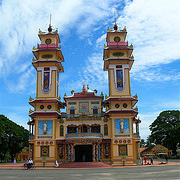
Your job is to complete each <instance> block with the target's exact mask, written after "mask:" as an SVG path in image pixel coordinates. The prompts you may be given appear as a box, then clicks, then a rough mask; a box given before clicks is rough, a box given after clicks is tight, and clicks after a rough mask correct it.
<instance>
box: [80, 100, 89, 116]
mask: <svg viewBox="0 0 180 180" xmlns="http://www.w3.org/2000/svg"><path fill="white" fill-rule="evenodd" d="M79 112H80V113H85V112H89V103H88V102H80V103H79Z"/></svg>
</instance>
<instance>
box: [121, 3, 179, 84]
mask: <svg viewBox="0 0 180 180" xmlns="http://www.w3.org/2000/svg"><path fill="white" fill-rule="evenodd" d="M179 8H180V2H179V1H178V0H174V1H173V3H172V1H171V0H166V1H164V0H158V1H157V0H151V1H144V0H134V1H133V2H132V3H130V4H129V5H127V6H126V7H125V8H124V11H123V14H122V15H121V17H119V18H118V22H119V25H121V26H127V30H128V36H127V39H128V41H129V42H130V43H133V44H134V53H133V54H134V56H135V63H134V66H133V69H132V71H133V73H134V74H135V73H137V72H139V71H141V73H142V74H144V75H146V78H144V79H146V80H148V81H149V80H153V81H154V80H156V79H155V78H154V77H153V78H152V76H154V73H153V74H152V72H151V69H150V67H153V66H154V65H156V66H157V65H161V64H168V63H171V62H173V61H176V60H177V59H180V51H179V49H180V31H179V29H180V24H179V23H178V22H179V17H180V16H178V14H179ZM137 76H139V77H140V78H143V77H144V76H142V75H141V74H140V73H139V74H137ZM161 76H163V79H164V80H169V79H166V78H165V75H161ZM158 80H160V78H159V79H158Z"/></svg>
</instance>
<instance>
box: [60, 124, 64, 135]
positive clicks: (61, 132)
mask: <svg viewBox="0 0 180 180" xmlns="http://www.w3.org/2000/svg"><path fill="white" fill-rule="evenodd" d="M60 136H64V127H63V125H61V126H60Z"/></svg>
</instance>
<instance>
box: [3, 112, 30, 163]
mask: <svg viewBox="0 0 180 180" xmlns="http://www.w3.org/2000/svg"><path fill="white" fill-rule="evenodd" d="M28 136H29V132H28V130H26V129H24V127H22V126H19V125H17V124H16V123H14V122H12V121H11V120H9V119H8V118H7V117H5V116H4V115H0V158H1V160H4V159H5V156H6V153H7V152H9V153H10V155H11V160H13V159H14V158H15V156H16V154H17V153H19V152H20V151H21V150H22V149H23V148H24V147H25V146H28Z"/></svg>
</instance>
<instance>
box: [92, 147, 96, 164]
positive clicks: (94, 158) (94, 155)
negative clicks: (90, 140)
mask: <svg viewBox="0 0 180 180" xmlns="http://www.w3.org/2000/svg"><path fill="white" fill-rule="evenodd" d="M95 161H96V160H95V144H93V162H95Z"/></svg>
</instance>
